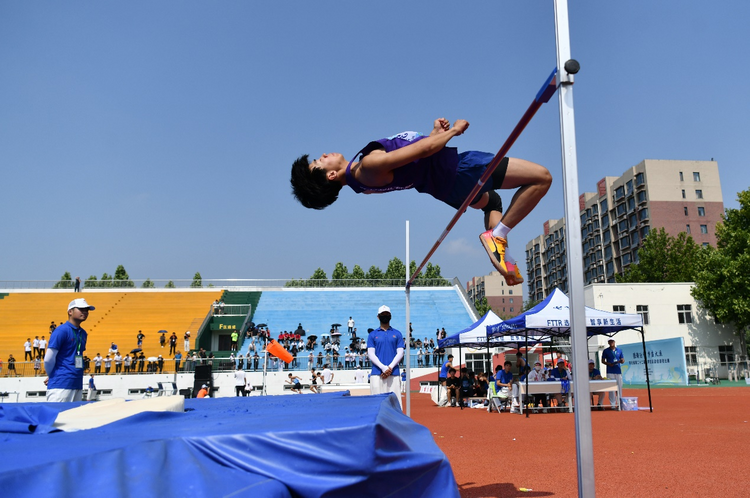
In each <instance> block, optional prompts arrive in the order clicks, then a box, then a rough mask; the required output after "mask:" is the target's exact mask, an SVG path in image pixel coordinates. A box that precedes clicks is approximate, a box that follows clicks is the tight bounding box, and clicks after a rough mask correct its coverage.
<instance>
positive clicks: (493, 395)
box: [487, 381, 511, 413]
mask: <svg viewBox="0 0 750 498" xmlns="http://www.w3.org/2000/svg"><path fill="white" fill-rule="evenodd" d="M487 399H488V400H489V405H488V406H487V411H488V412H492V407H493V406H494V407H495V409H496V410H497V413H500V412H501V411H503V408H507V407H508V403H510V401H511V396H510V393H509V392H508V390H507V389H503V390H501V392H497V386H496V385H495V382H494V381H493V382H490V388H489V389H487Z"/></svg>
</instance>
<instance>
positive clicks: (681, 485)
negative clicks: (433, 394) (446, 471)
mask: <svg viewBox="0 0 750 498" xmlns="http://www.w3.org/2000/svg"><path fill="white" fill-rule="evenodd" d="M651 393H652V398H653V405H654V412H653V413H649V412H648V411H638V412H616V411H604V412H600V411H594V412H592V425H593V437H594V461H595V469H594V470H595V475H596V494H597V496H598V497H610V496H611V497H620V498H621V497H630V496H637V497H640V496H648V497H654V498H655V497H671V496H676V497H684V496H750V387H696V388H672V389H652V390H651ZM623 395H624V396H636V397H638V403H639V405H640V406H641V407H643V406H644V405H645V406H648V394H647V392H646V390H645V389H644V390H632V389H625V392H624V394H623ZM604 403H605V405H606V404H608V399H606V398H605V400H604ZM411 409H412V418H413V419H414V420H415V421H417V422H419V423H421V424H423V425H425V426H426V427H428V428H429V429H430V431H431V432H432V433H433V436H434V438H435V441H436V442H437V444H438V446H440V448H441V449H442V450H443V451H444V452H445V454H446V455H447V456H448V459H449V460H450V462H451V466H452V467H453V472H454V475H455V476H456V481H457V482H458V485H459V488H460V490H461V496H462V497H493V496H495V497H506V496H507V497H514V496H518V497H533V496H560V497H568V496H570V497H573V496H578V484H577V483H578V477H577V466H576V448H575V420H574V416H573V414H572V413H548V414H536V415H535V414H531V416H530V417H529V418H528V419H527V418H526V417H525V416H523V417H522V416H519V415H515V414H514V415H511V414H510V413H501V414H498V413H495V412H493V413H487V411H486V410H480V409H464V410H459V409H458V408H438V407H437V406H435V404H434V403H432V401H431V400H430V397H429V395H427V394H413V395H412V407H411ZM520 488H527V489H531V490H532V491H527V492H522V491H519V489H520Z"/></svg>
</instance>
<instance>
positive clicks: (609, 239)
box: [604, 230, 612, 244]
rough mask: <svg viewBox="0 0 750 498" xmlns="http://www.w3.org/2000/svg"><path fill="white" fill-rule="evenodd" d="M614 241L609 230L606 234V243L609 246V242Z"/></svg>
mask: <svg viewBox="0 0 750 498" xmlns="http://www.w3.org/2000/svg"><path fill="white" fill-rule="evenodd" d="M611 240H612V234H611V233H610V232H609V230H607V231H606V232H604V243H605V244H609V242H610V241H611Z"/></svg>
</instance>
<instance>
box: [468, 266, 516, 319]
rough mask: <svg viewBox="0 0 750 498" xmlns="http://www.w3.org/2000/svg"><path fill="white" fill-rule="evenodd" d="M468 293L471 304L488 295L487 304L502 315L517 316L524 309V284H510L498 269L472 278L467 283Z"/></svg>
mask: <svg viewBox="0 0 750 498" xmlns="http://www.w3.org/2000/svg"><path fill="white" fill-rule="evenodd" d="M466 294H467V295H468V296H469V301H471V304H474V303H475V302H476V301H479V300H481V299H482V298H483V297H486V298H487V304H488V305H489V306H490V308H492V310H493V311H494V312H495V314H497V315H499V316H501V317H507V318H510V317H513V316H516V315H518V314H519V313H521V310H522V309H523V284H518V285H508V284H507V283H506V282H505V279H504V278H503V276H502V275H500V272H497V271H493V272H490V274H489V275H485V276H483V277H474V278H472V279H471V280H470V281H469V282H467V283H466Z"/></svg>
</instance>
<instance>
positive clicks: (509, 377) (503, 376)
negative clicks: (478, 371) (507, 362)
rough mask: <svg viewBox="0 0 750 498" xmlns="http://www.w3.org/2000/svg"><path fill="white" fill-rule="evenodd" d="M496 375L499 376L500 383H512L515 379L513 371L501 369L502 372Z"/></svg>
mask: <svg viewBox="0 0 750 498" xmlns="http://www.w3.org/2000/svg"><path fill="white" fill-rule="evenodd" d="M495 377H496V378H497V382H499V383H500V384H510V383H511V382H512V381H513V372H506V371H505V370H500V373H498V374H497V375H496V376H495ZM498 387H500V386H498Z"/></svg>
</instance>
